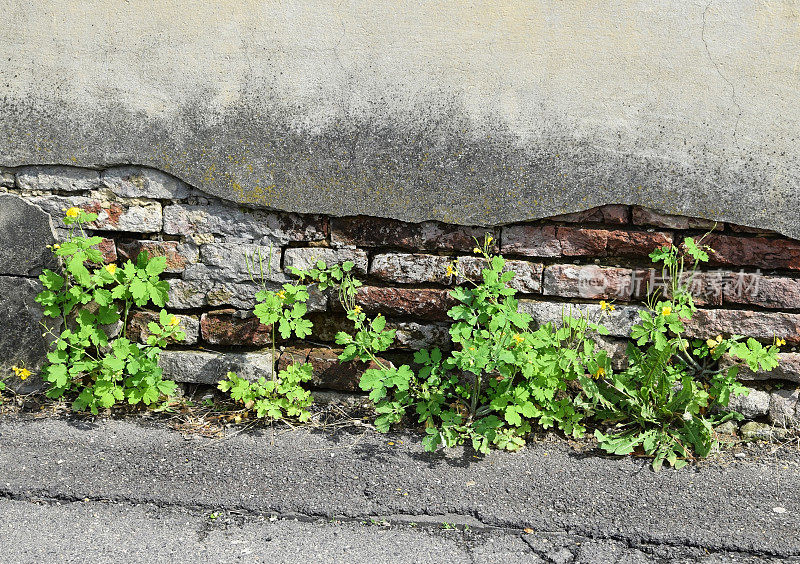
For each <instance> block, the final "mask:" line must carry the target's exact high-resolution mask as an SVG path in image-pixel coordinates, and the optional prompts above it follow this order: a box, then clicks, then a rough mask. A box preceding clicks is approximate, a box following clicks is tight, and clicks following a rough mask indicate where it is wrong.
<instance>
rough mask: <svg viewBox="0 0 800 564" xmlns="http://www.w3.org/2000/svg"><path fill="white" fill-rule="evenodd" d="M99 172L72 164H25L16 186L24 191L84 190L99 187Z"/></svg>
mask: <svg viewBox="0 0 800 564" xmlns="http://www.w3.org/2000/svg"><path fill="white" fill-rule="evenodd" d="M100 186H101V183H100V173H99V172H98V171H96V170H90V169H87V168H78V167H72V166H25V167H22V168H20V169H18V170H17V187H18V188H19V189H20V190H23V191H25V192H85V191H89V190H95V189H97V188H100Z"/></svg>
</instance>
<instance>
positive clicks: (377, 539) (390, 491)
mask: <svg viewBox="0 0 800 564" xmlns="http://www.w3.org/2000/svg"><path fill="white" fill-rule="evenodd" d="M796 450H797V449H796V447H795V449H794V451H792V450H791V449H787V450H785V451H784V452H781V453H779V455H778V456H772V457H768V458H762V459H753V458H745V459H742V460H739V459H732V458H729V459H727V462H724V461H723V462H714V463H706V464H703V465H701V466H697V467H692V468H688V469H683V470H680V471H673V470H669V469H668V470H664V471H662V472H660V473H654V472H652V471H651V470H650V469H649V466H648V465H647V463H646V462H645V461H641V460H634V459H630V458H622V459H612V458H603V457H600V456H597V455H596V454H584V453H580V452H577V451H575V450H573V449H571V448H570V447H569V446H568V445H567V444H565V443H563V442H550V443H534V444H532V445H530V446H529V447H527V448H525V449H524V450H523V451H522V452H520V453H517V454H508V453H500V452H493V453H491V454H490V455H489V456H487V457H485V458H477V457H475V456H473V455H472V454H471V453H470V452H469V451H466V450H459V449H456V450H453V451H450V452H448V453H447V454H446V455H442V454H437V455H430V454H426V453H424V452H422V449H421V447H420V444H419V438H418V437H416V436H408V435H390V436H385V435H377V434H374V433H372V432H371V431H366V432H364V431H361V430H353V431H345V432H342V431H340V432H337V433H325V432H322V431H314V432H309V431H306V430H302V429H301V430H289V429H283V430H279V431H277V432H275V433H274V435H273V433H271V432H270V431H268V430H265V429H262V430H257V431H252V432H250V431H249V432H242V433H238V434H230V435H229V436H228V437H226V438H225V439H206V438H198V437H196V436H195V437H193V438H188V439H187V438H185V437H184V436H183V435H181V434H180V433H178V432H175V431H172V430H169V429H167V428H165V427H164V426H163V425H162V424H142V423H141V422H137V421H135V420H125V421H118V420H107V419H105V420H103V419H100V420H98V421H97V422H95V423H90V422H87V421H85V420H84V421H81V420H68V419H59V418H50V419H21V418H17V417H14V418H11V417H9V418H5V419H0V506H1V507H0V511H2V517H0V560H2V561H4V562H48V561H55V560H58V561H66V562H105V561H115V562H196V561H197V560H198V558H201V557H202V559H203V561H207V562H239V561H248V562H301V561H302V562H309V561H310V562H504V563H511V562H538V561H545V562H650V561H685V562H694V561H704V562H739V561H745V562H764V561H775V562H784V561H787V560H797V561H799V562H800V456H798V453H797V451H796Z"/></svg>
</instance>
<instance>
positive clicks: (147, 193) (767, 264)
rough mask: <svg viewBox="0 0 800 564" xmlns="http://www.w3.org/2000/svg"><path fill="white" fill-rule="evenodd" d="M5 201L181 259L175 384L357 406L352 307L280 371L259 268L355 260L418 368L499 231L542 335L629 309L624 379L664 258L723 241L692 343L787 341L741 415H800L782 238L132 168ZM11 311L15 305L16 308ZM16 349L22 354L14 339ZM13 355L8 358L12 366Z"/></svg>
mask: <svg viewBox="0 0 800 564" xmlns="http://www.w3.org/2000/svg"><path fill="white" fill-rule="evenodd" d="M0 191H2V192H5V193H6V196H4V197H5V198H13V199H14V200H15V201H19V200H20V198H21V199H22V200H24V201H25V202H27V203H29V204H33V205H34V206H37V207H38V208H40V209H41V210H44V212H46V213H47V214H49V215H50V216H51V218H52V225H53V229H54V232H55V234H56V236H57V237H59V238H63V237H64V236H65V234H66V231H65V227H64V225H63V224H62V223H61V222H60V218H61V217H63V210H64V209H65V208H68V207H71V206H77V207H80V208H83V209H85V210H87V211H91V212H95V213H98V214H99V218H98V220H97V222H96V223H95V225H93V226H92V232H93V233H95V234H98V235H101V236H103V237H104V241H103V243H102V245H101V249H102V251H103V253H104V257H105V260H106V261H107V262H109V263H110V262H115V261H123V260H125V259H127V258H135V256H136V255H137V254H138V253H139V252H140V251H141V250H146V251H148V253H150V254H151V255H166V256H167V259H168V268H167V277H168V278H169V282H170V285H171V290H170V296H169V303H168V309H169V310H170V311H171V312H173V313H174V314H176V315H177V316H178V319H179V320H180V323H181V325H182V326H183V328H184V329H185V331H186V340H185V341H183V342H180V343H174V345H172V346H171V347H170V348H169V349H168V350H167V351H166V352H165V353H164V355H163V356H162V366H163V368H164V370H165V373H166V376H167V377H169V378H172V379H175V380H177V381H179V382H186V383H205V384H213V383H215V382H216V381H217V380H218V379H220V378H221V377H223V376H224V375H225V373H226V372H227V371H228V370H235V371H237V372H239V373H240V374H243V375H247V376H256V375H259V374H269V373H270V371H271V370H272V369H273V365H274V362H273V360H276V361H277V363H278V366H281V365H282V364H285V363H287V362H290V361H292V360H300V361H305V360H307V361H309V362H311V364H312V365H313V366H314V384H315V386H316V387H317V388H321V389H333V390H337V391H344V392H354V391H357V389H358V386H357V383H358V377H359V374H360V372H361V371H362V370H363V369H364V366H359V365H356V364H351V365H345V366H340V365H339V364H338V361H337V359H336V356H337V354H338V351H337V350H336V348H335V345H334V344H333V336H334V334H335V333H336V331H338V330H339V329H340V328H347V323H346V319H345V317H344V312H343V311H342V308H341V306H340V305H339V304H338V303H337V301H336V300H335V298H334V297H333V296H332V295H328V294H325V293H320V292H318V291H317V292H313V291H312V298H311V300H310V302H309V311H310V315H309V317H310V319H311V320H312V321H313V323H314V330H313V334H312V336H311V337H310V338H309V339H308V340H307V341H306V342H280V343H279V345H280V353H279V358H277V359H272V358H271V355H270V353H269V342H268V340H269V331H268V328H267V327H264V326H263V325H261V324H260V323H259V322H258V320H257V319H256V318H255V317H253V315H252V309H253V306H254V305H255V299H254V296H255V293H256V291H257V290H258V288H259V285H258V284H257V283H255V282H253V280H252V279H251V276H250V273H249V271H248V267H247V263H246V258H245V257H246V256H253V254H256V255H258V254H259V253H260V255H261V257H262V259H263V265H264V267H263V270H264V278H265V281H266V284H267V286H268V287H277V286H278V285H280V284H281V283H283V282H285V281H288V280H291V279H292V278H291V276H290V275H289V274H288V272H289V267H290V266H296V267H301V268H302V267H306V266H309V265H311V264H313V263H314V262H315V261H316V260H319V259H322V260H325V261H327V262H328V263H333V262H342V261H345V260H351V261H353V262H354V263H355V265H356V266H355V270H356V272H357V273H358V276H359V277H360V278H361V279H362V280H363V281H364V286H363V287H362V288H360V289H359V292H358V296H357V301H358V303H359V304H360V305H361V306H362V307H363V308H364V310H365V311H367V312H368V313H370V314H376V313H382V314H384V315H385V316H386V317H387V319H388V324H387V327H394V328H396V329H397V343H396V347H395V349H394V350H392V351H389V353H387V357H389V358H395V357H396V358H402V357H403V356H408V355H409V354H410V352H411V351H413V350H416V349H418V348H420V347H430V346H434V345H436V346H440V347H448V346H449V334H448V317H447V310H448V309H449V308H450V307H451V306H452V304H453V300H452V298H450V297H449V295H448V289H449V288H452V287H453V286H454V285H455V284H457V283H460V282H463V280H457V279H455V278H454V277H450V276H448V275H447V274H446V268H447V265H448V264H449V263H450V261H452V260H453V259H454V258H458V259H459V262H460V264H461V267H462V269H463V271H464V272H465V274H466V276H467V277H470V278H472V277H478V276H480V270H481V268H482V264H481V259H479V258H476V256H475V255H474V254H473V252H472V249H473V248H474V247H475V241H474V238H477V239H479V240H483V238H484V235H485V234H486V233H491V234H492V236H493V238H494V242H493V244H494V245H495V249H496V250H497V251H499V252H501V253H502V254H503V255H504V256H505V257H506V258H507V259H509V260H508V266H509V268H511V269H513V270H514V271H515V273H516V276H515V278H514V279H513V281H512V285H513V286H514V287H515V288H516V289H517V290H518V292H519V294H518V297H519V298H520V303H521V308H523V309H524V310H525V311H527V312H529V313H530V314H531V315H532V316H533V317H534V318H535V320H536V322H537V323H544V322H548V321H558V320H559V319H560V316H561V313H562V311H563V310H564V309H565V308H567V309H568V308H573V309H579V310H581V311H588V312H589V313H591V314H597V313H598V311H599V300H613V301H614V303H615V304H616V310H615V311H614V312H613V313H612V314H611V315H610V317H609V318H607V319H606V323H607V325H608V327H609V329H610V330H611V335H610V337H609V338H606V339H605V340H604V341H603V346H604V347H606V348H608V350H609V351H611V352H612V353H613V354H614V355H615V362H617V364H619V365H621V364H622V363H624V356H623V355H622V352H623V351H624V343H625V339H626V337H627V336H628V334H629V331H630V328H631V326H632V324H633V323H635V322H636V321H637V319H638V317H637V311H638V309H639V308H640V307H641V306H642V300H643V298H644V297H645V296H646V292H647V288H648V287H658V286H660V285H661V284H662V280H661V276H660V271H659V270H654V269H652V265H651V263H650V260H649V258H648V254H649V253H650V252H651V251H652V250H653V249H654V248H655V247H657V246H661V245H664V244H666V243H670V242H673V241H676V242H677V241H681V240H682V238H683V237H684V236H686V235H694V236H698V235H702V234H703V233H705V232H707V231H709V230H712V229H713V234H712V235H711V236H709V238H708V239H707V241H708V243H709V244H710V245H712V246H713V248H714V249H716V251H717V252H716V254H714V255H713V256H712V261H711V263H710V264H709V265H707V266H706V267H704V268H703V270H702V271H701V272H700V273H699V275H698V276H697V277H696V278H695V279H694V280H693V288H694V291H695V295H696V299H697V303H698V305H700V307H701V310H700V312H699V313H698V315H697V316H696V318H695V320H694V321H693V322H692V325H691V327H690V333H691V334H692V335H694V336H697V337H702V338H708V337H714V336H716V335H717V334H720V333H724V334H730V333H737V334H745V335H748V336H752V337H754V338H756V339H759V340H762V341H764V342H772V341H773V339H774V338H781V339H785V341H786V343H787V345H786V346H785V347H784V348H783V352H782V353H781V366H780V368H778V369H777V370H776V371H775V372H773V373H770V374H769V375H764V374H758V373H756V374H754V373H745V374H742V378H743V379H745V380H749V381H752V385H753V386H754V387H756V388H757V389H754V391H753V393H751V395H750V396H749V397H747V398H744V399H741V400H739V405H738V407H739V409H740V410H741V411H743V412H744V413H745V414H746V415H747V416H748V417H754V418H758V417H763V416H769V417H770V418H771V420H772V421H773V422H778V423H784V424H785V423H791V422H794V421H795V420H796V419H797V418H798V416H799V415H800V414H799V413H798V390H797V389H796V386H797V384H800V353H799V352H797V349H796V347H797V346H798V345H800V241H795V240H792V239H788V238H786V237H782V236H780V235H778V234H776V233H773V232H768V231H760V230H756V229H751V228H745V227H740V226H736V225H731V224H716V225H715V224H714V223H713V222H710V221H708V220H703V219H695V218H690V217H682V216H666V215H662V214H658V213H655V212H653V211H651V210H648V209H646V208H642V207H636V206H627V205H608V206H603V207H600V208H593V209H589V210H586V211H584V212H580V213H574V214H569V215H562V216H556V217H550V218H548V219H545V220H540V221H536V222H530V223H524V224H512V225H504V226H500V227H490V228H486V227H465V226H457V225H449V224H443V223H436V222H427V223H420V224H411V223H404V222H400V221H395V220H388V219H377V218H372V217H329V216H321V215H298V214H292V213H285V212H275V211H268V210H263V209H251V208H245V207H241V206H238V205H236V204H232V203H230V202H227V201H224V200H221V199H218V198H215V197H211V196H209V195H207V194H204V193H202V192H200V191H198V190H196V189H194V188H192V187H190V186H188V185H186V184H185V183H183V182H181V181H180V180H177V179H175V178H174V177H172V176H169V175H167V174H165V173H163V172H160V171H157V170H153V169H147V168H141V167H127V166H126V167H116V168H110V169H107V170H102V171H98V170H89V169H82V168H74V167H63V166H37V167H20V168H17V169H4V170H3V169H0ZM13 195H16V196H13ZM1 201H2V202H6V200H1ZM9 201H10V200H9ZM2 205H3V207H7V206H9V205H10V204H7V203H2ZM34 209H36V208H34ZM2 211H5V210H2ZM37 213H40V214H41V212H40V211H38V210H37ZM41 215H42V216H43V217H44V214H41ZM2 221H4V220H3V214H0V223H2ZM0 227H3V226H2V225H0ZM48 230H49V227H48ZM48 233H50V231H48ZM8 237H10V235H6V238H8ZM4 245H5V246H6V247H7V246H8V242H7V241H6V243H5V244H4ZM2 250H3V249H2V248H0V251H2ZM0 256H2V257H3V262H4V264H3V265H2V267H0V278H2V280H3V282H4V283H5V284H7V285H8V284H11V285H12V286H13V285H14V284H16V283H19V284H22V286H25V285H31V284H36V281H35V276H36V275H37V274H38V271H37V270H36V269H35V268H29V269H28V270H26V271H25V272H21V271H16V270H15V269H14V268H12V267H11V266H12V264H13V263H14V261H13V260H12V259H11V258H6V257H5V256H4V255H2V252H0ZM42 260H44V259H42ZM15 280H16V282H15ZM28 293H30V292H28ZM11 299H13V298H11ZM3 300H5V301H6V302H7V301H8V300H9V297H8V296H6V297H5V298H4V297H3V296H2V295H0V302H2V301H3ZM29 301H30V300H28V302H29ZM1 307H2V304H0V310H1ZM26 307H27V308H30V304H29V303H27V302H26ZM155 315H156V313H155V312H148V311H142V312H137V313H136V314H135V315H134V316H133V317H132V318H131V319H130V325H129V328H128V329H129V335H131V336H132V338H136V339H142V340H143V339H144V338H145V337H146V331H147V329H146V327H147V322H148V321H150V320H152V319H153V318H154V316H155ZM3 339H4V340H5V341H6V344H8V343H9V342H11V339H12V337H10V336H5V337H3ZM8 349H9V347H8V346H2V347H0V354H7V353H6V352H5V351H7V350H8ZM5 360H7V359H0V361H5Z"/></svg>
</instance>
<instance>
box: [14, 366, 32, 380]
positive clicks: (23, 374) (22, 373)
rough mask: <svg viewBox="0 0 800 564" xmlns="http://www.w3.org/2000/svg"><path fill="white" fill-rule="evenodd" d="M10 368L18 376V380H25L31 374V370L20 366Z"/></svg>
mask: <svg viewBox="0 0 800 564" xmlns="http://www.w3.org/2000/svg"><path fill="white" fill-rule="evenodd" d="M11 370H13V371H14V374H16V375H17V376H19V379H20V380H25V379H26V378H27V377H28V376H30V375H31V371H30V370H28V369H27V368H20V367H19V366H12V367H11Z"/></svg>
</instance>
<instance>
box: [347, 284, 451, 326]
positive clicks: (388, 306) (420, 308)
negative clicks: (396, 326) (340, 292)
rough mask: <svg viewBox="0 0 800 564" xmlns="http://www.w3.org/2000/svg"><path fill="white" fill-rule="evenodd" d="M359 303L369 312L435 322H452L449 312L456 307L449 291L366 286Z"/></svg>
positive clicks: (363, 288) (363, 287) (357, 296)
mask: <svg viewBox="0 0 800 564" xmlns="http://www.w3.org/2000/svg"><path fill="white" fill-rule="evenodd" d="M356 302H357V303H358V304H359V305H360V306H361V307H363V308H364V310H365V311H367V312H368V313H371V314H374V313H383V314H384V315H387V316H408V317H414V318H419V319H430V320H434V321H445V320H448V319H449V317H447V311H448V310H449V309H450V308H451V307H453V306H454V305H455V304H456V300H454V299H453V298H452V297H450V295H449V293H448V290H430V289H422V290H421V289H413V288H382V287H378V286H362V287H361V288H359V289H358V291H357V294H356Z"/></svg>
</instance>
